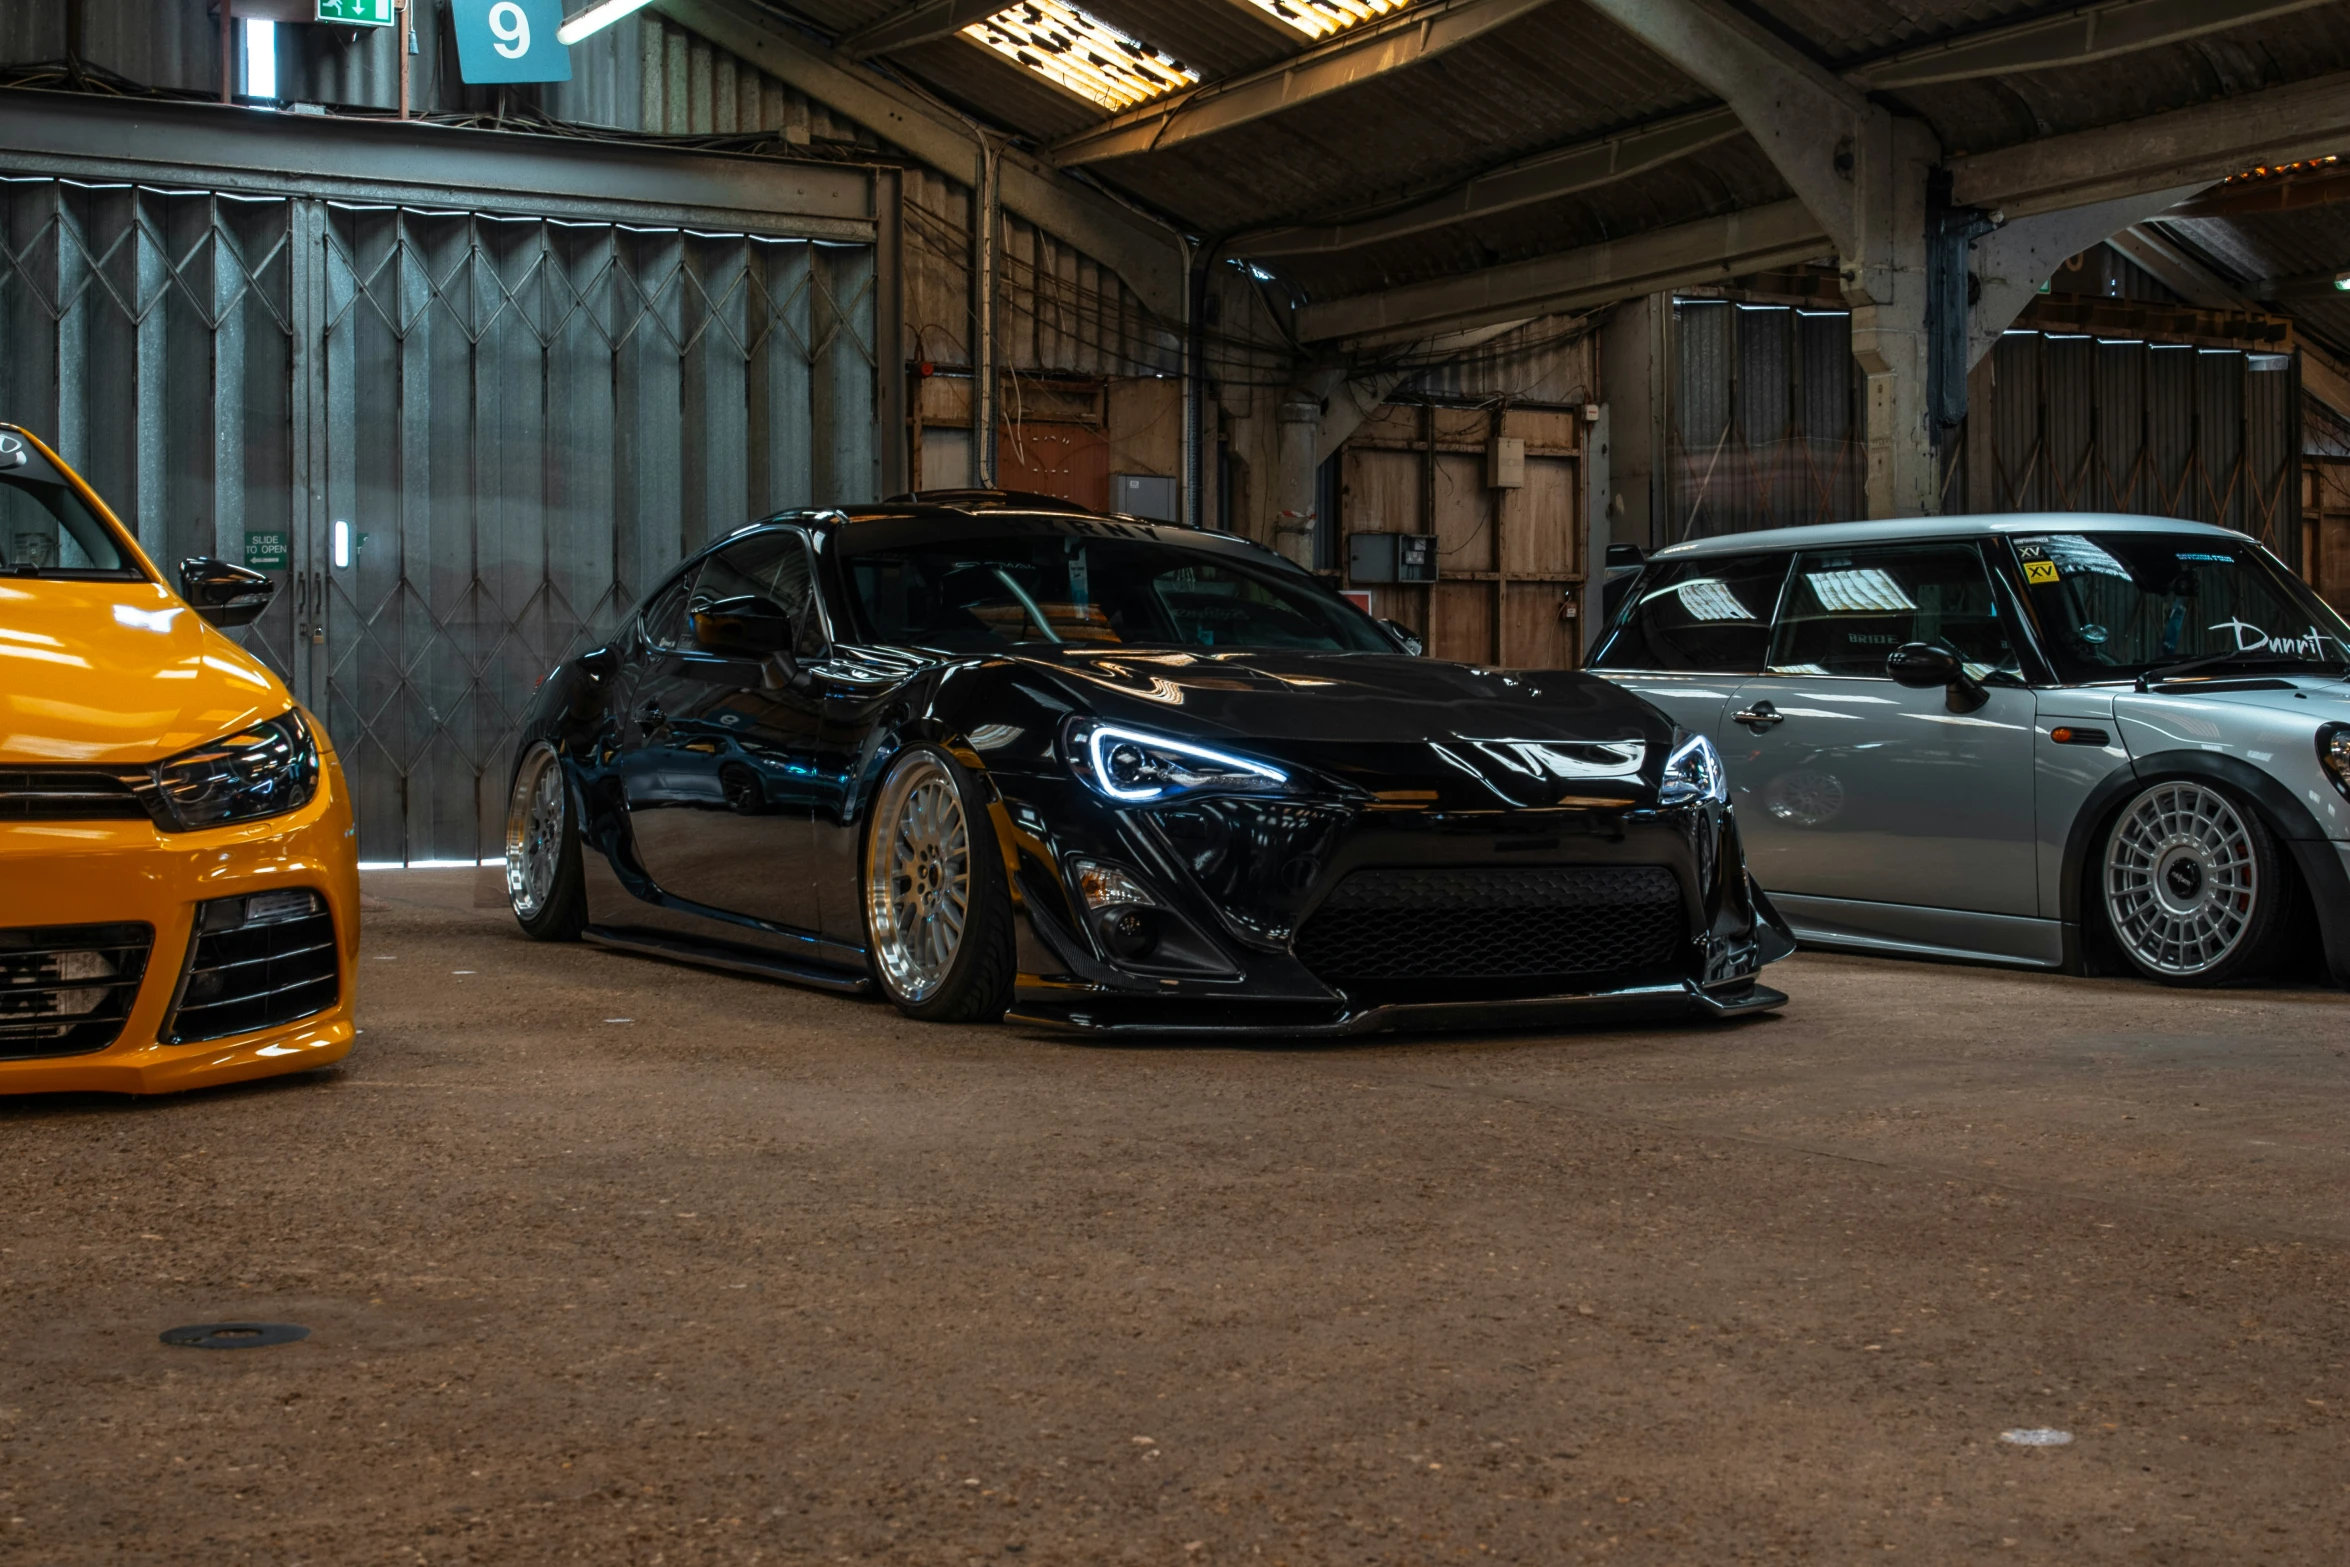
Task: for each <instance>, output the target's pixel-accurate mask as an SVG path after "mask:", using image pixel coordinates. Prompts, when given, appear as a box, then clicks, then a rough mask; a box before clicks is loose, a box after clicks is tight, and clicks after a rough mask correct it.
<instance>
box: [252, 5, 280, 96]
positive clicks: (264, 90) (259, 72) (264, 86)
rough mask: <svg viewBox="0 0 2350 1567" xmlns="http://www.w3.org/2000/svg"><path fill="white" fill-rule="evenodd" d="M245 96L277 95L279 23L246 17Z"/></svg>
mask: <svg viewBox="0 0 2350 1567" xmlns="http://www.w3.org/2000/svg"><path fill="white" fill-rule="evenodd" d="M245 96H246V97H248V98H274V97H276V96H277V23H275V22H257V21H255V20H253V19H252V18H251V17H247V18H245Z"/></svg>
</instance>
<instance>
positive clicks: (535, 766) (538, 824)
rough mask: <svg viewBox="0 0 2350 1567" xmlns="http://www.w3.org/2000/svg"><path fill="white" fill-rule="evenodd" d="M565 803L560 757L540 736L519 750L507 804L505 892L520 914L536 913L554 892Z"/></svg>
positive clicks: (533, 915)
mask: <svg viewBox="0 0 2350 1567" xmlns="http://www.w3.org/2000/svg"><path fill="white" fill-rule="evenodd" d="M569 809H570V796H569V794H568V792H567V791H566V790H565V789H564V787H563V761H562V758H560V757H558V756H557V755H556V754H555V748H554V747H553V746H551V745H549V744H547V742H546V741H544V740H541V741H539V742H538V743H536V744H535V745H533V746H532V747H531V748H530V750H529V751H528V752H527V753H526V754H525V755H524V756H523V758H522V766H521V767H520V768H518V769H517V770H516V771H515V774H514V794H513V797H512V798H511V799H510V800H508V802H507V804H506V897H507V900H508V901H509V902H511V903H512V904H513V905H514V912H515V913H516V914H517V915H519V916H520V917H522V918H523V919H526V920H528V919H536V918H538V916H539V914H540V913H541V912H542V911H543V910H545V908H546V906H547V899H548V898H550V897H552V896H553V895H554V891H555V873H556V872H557V871H558V870H560V869H561V868H562V865H563V816H564V812H565V811H567V810H569Z"/></svg>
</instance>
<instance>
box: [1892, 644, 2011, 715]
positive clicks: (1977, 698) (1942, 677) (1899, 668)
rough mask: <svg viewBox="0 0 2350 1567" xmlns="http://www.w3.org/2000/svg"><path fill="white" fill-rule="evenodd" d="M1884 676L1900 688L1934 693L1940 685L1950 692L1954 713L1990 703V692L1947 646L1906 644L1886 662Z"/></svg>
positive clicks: (1896, 650)
mask: <svg viewBox="0 0 2350 1567" xmlns="http://www.w3.org/2000/svg"><path fill="white" fill-rule="evenodd" d="M1885 673H1886V674H1888V675H1890V676H1892V678H1893V683H1894V684H1895V685H1897V686H1906V687H1907V688H1908V689H1910V690H1912V691H1931V690H1933V689H1934V688H1935V687H1937V686H1939V687H1941V688H1942V689H1944V690H1946V691H1948V692H1949V693H1950V707H1951V710H1952V711H1953V712H1959V713H1971V712H1973V711H1974V710H1975V709H1976V708H1978V707H1981V706H1982V705H1983V704H1984V703H1985V702H1988V701H1989V700H1990V699H1991V698H1990V693H1988V692H1986V691H1985V690H1984V689H1983V687H1982V683H1981V682H1980V681H1978V680H1976V679H1975V677H1974V676H1972V675H1970V674H1968V673H1967V672H1966V661H1965V660H1964V659H1962V658H1960V657H1959V656H1958V655H1957V654H1956V653H1953V652H1952V651H1951V650H1950V649H1948V648H1946V647H1936V646H1935V645H1934V644H1933V643H1931V642H1904V643H1903V644H1901V646H1899V647H1897V648H1895V649H1894V650H1893V651H1892V653H1891V654H1889V655H1888V656H1887V657H1886V659H1885Z"/></svg>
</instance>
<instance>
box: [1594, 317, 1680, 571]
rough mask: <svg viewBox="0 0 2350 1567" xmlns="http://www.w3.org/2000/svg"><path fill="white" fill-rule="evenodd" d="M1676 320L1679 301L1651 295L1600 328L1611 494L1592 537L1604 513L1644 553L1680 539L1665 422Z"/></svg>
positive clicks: (1623, 540) (1612, 534) (1611, 529)
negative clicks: (1672, 516) (1675, 528)
mask: <svg viewBox="0 0 2350 1567" xmlns="http://www.w3.org/2000/svg"><path fill="white" fill-rule="evenodd" d="M1672 322H1673V299H1672V296H1671V295H1670V294H1650V295H1648V296H1646V297H1645V298H1642V299H1628V300H1626V301H1624V303H1622V304H1620V305H1618V306H1616V307H1615V309H1613V310H1611V311H1609V312H1608V316H1607V319H1606V320H1605V321H1603V322H1601V323H1600V327H1599V392H1598V395H1599V398H1600V400H1601V401H1602V402H1604V403H1606V404H1607V410H1608V421H1607V427H1608V447H1609V452H1608V484H1607V489H1608V493H1607V496H1606V497H1605V498H1604V499H1597V498H1596V496H1595V501H1596V507H1595V510H1594V511H1593V513H1592V532H1593V536H1594V537H1597V536H1598V534H1599V530H1600V526H1601V521H1602V518H1603V515H1604V520H1605V524H1606V529H1607V537H1608V538H1609V539H1610V540H1611V541H1612V542H1614V543H1617V544H1637V545H1639V546H1640V547H1641V548H1642V549H1643V550H1652V549H1656V548H1658V547H1659V546H1661V545H1665V544H1670V543H1671V542H1672V541H1673V530H1672V527H1671V525H1670V521H1669V513H1670V511H1671V501H1670V495H1671V489H1670V487H1669V486H1668V484H1667V482H1666V480H1667V476H1668V473H1669V468H1668V461H1669V454H1670V452H1671V449H1672V448H1671V442H1670V440H1669V437H1668V429H1667V423H1666V421H1667V416H1668V413H1669V411H1670V406H1671V403H1670V398H1669V396H1668V393H1669V391H1670V388H1671V386H1672V349H1671V344H1672ZM1593 564H1594V566H1596V565H1597V562H1594V563H1593Z"/></svg>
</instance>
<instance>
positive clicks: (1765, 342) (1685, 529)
mask: <svg viewBox="0 0 2350 1567" xmlns="http://www.w3.org/2000/svg"><path fill="white" fill-rule="evenodd" d="M1673 343H1674V365H1673V385H1672V392H1671V396H1670V399H1669V403H1670V407H1671V410H1672V415H1671V428H1670V432H1669V441H1668V445H1669V461H1670V464H1671V467H1670V477H1669V480H1668V483H1669V497H1670V501H1671V510H1670V515H1669V519H1668V526H1669V529H1670V538H1671V540H1672V541H1679V540H1681V539H1694V538H1703V537H1706V536H1707V535H1709V534H1716V533H1743V532H1745V531H1747V530H1749V529H1753V528H1781V527H1793V526H1797V525H1800V524H1804V523H1814V522H1843V521H1847V520H1849V519H1852V518H1855V517H1859V516H1862V515H1864V514H1865V510H1866V505H1867V497H1866V493H1865V485H1866V482H1867V467H1866V463H1865V460H1864V459H1863V457H1862V454H1861V448H1860V446H1859V445H1858V443H1857V439H1856V431H1857V428H1858V424H1857V408H1858V397H1859V386H1858V379H1857V375H1856V373H1855V371H1854V368H1853V360H1852V318H1851V316H1850V315H1848V314H1845V313H1844V312H1841V311H1815V310H1801V309H1797V308H1795V307H1793V306H1788V305H1753V304H1744V303H1733V302H1731V301H1728V300H1720V299H1677V300H1675V301H1674V302H1673Z"/></svg>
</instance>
